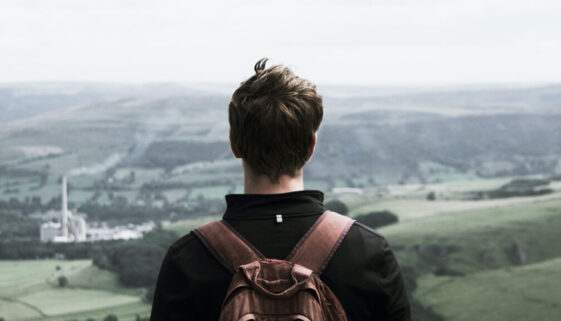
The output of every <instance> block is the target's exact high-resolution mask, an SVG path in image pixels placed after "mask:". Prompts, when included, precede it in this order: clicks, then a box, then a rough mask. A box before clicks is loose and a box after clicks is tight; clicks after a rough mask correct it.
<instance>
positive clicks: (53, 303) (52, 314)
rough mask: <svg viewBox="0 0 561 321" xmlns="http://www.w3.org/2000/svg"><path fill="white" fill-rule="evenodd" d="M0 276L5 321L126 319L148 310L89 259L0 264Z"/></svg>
mask: <svg viewBox="0 0 561 321" xmlns="http://www.w3.org/2000/svg"><path fill="white" fill-rule="evenodd" d="M0 275H1V276H0V315H2V317H3V318H4V319H5V320H35V319H41V320H66V319H69V318H77V319H87V318H90V317H94V318H95V317H96V316H97V317H98V318H103V317H105V316H106V315H107V314H110V313H113V314H116V315H117V316H118V317H119V319H120V320H127V319H130V320H132V319H134V318H135V317H136V314H139V315H141V316H146V315H147V314H149V310H150V305H148V304H145V303H143V302H142V301H141V298H140V297H139V295H137V294H136V293H135V291H133V290H131V289H127V288H124V287H122V286H121V285H119V282H118V280H117V277H116V275H114V274H113V273H111V272H108V271H103V270H99V269H98V268H96V267H95V266H93V265H92V263H91V261H89V260H77V261H65V260H33V261H0ZM62 276H64V277H66V278H67V279H68V285H66V286H64V287H61V286H60V285H59V284H58V278H59V277H62Z"/></svg>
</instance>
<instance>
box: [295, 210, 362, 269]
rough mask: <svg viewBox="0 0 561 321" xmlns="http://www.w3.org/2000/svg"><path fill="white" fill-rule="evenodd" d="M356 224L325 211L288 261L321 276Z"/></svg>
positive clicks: (346, 218)
mask: <svg viewBox="0 0 561 321" xmlns="http://www.w3.org/2000/svg"><path fill="white" fill-rule="evenodd" d="M354 222H355V220H353V219H351V218H349V217H347V216H343V215H341V214H338V213H335V212H331V211H325V212H324V213H323V214H322V215H321V216H320V217H319V219H318V220H317V221H316V222H315V223H314V225H313V226H312V227H311V228H310V230H309V231H308V232H307V233H306V234H305V235H304V237H302V239H301V240H300V241H299V242H298V244H296V246H295V247H294V249H293V250H292V252H291V253H290V254H289V255H288V257H287V258H286V259H287V260H288V261H291V262H292V263H296V264H299V265H302V266H305V267H307V268H309V269H311V270H312V271H315V272H316V273H317V274H318V275H321V272H323V270H324V269H325V267H326V266H327V263H328V262H329V260H330V259H331V257H332V256H333V254H335V251H336V250H337V248H338V247H339V245H340V244H341V242H342V241H343V238H344V237H345V235H346V234H347V232H348V231H349V229H350V228H351V226H352V225H353V223H354Z"/></svg>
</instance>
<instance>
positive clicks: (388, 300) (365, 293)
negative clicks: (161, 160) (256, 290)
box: [150, 191, 411, 321]
mask: <svg viewBox="0 0 561 321" xmlns="http://www.w3.org/2000/svg"><path fill="white" fill-rule="evenodd" d="M226 203H227V209H226V213H225V214H224V217H223V219H224V220H226V221H227V222H228V223H230V225H232V226H233V227H234V228H235V229H236V230H237V231H238V232H239V233H240V234H242V236H244V237H245V238H246V239H247V240H248V241H249V242H250V243H252V244H253V245H254V246H255V247H256V248H257V249H258V250H259V251H260V252H261V253H263V255H265V256H266V257H269V258H277V259H284V258H285V257H286V256H287V255H288V253H290V251H291V250H292V248H293V247H294V246H295V245H296V243H297V242H298V240H299V239H300V238H301V237H302V236H303V235H304V234H305V233H306V231H307V230H308V229H309V228H310V227H311V226H312V224H313V223H314V222H315V220H316V219H317V218H318V217H319V216H320V215H321V214H322V213H323V212H324V211H325V208H324V207H323V193H321V192H319V191H300V192H292V193H285V194H272V195H248V194H236V195H227V196H226ZM277 214H282V216H283V222H282V223H280V224H279V223H276V220H275V216H276V215H277ZM231 278H232V275H231V274H230V272H229V271H228V270H226V268H224V267H223V266H222V265H221V264H220V263H219V262H218V261H217V260H216V259H215V258H214V257H213V256H212V255H211V254H210V253H209V252H208V250H207V249H206V248H205V247H204V245H203V244H202V243H201V242H200V241H199V239H198V238H197V237H195V236H194V235H193V233H189V234H187V235H185V236H184V237H182V238H181V239H179V240H178V241H177V242H175V243H174V244H173V245H172V246H171V247H170V248H169V250H168V253H167V254H166V257H165V258H164V261H163V263H162V267H161V270H160V274H159V277H158V283H157V285H156V290H155V293H154V303H153V306H152V315H151V319H150V320H151V321H160V320H162V321H163V320H182V321H188V320H195V321H204V320H209V321H210V320H213V321H215V320H218V316H219V315H220V308H221V304H222V301H223V300H224V296H225V295H226V290H227V288H228V285H229V283H230V280H231ZM321 279H322V280H323V281H324V283H326V284H327V285H328V286H329V287H330V288H331V290H332V291H333V292H334V293H335V295H336V296H337V298H338V299H339V301H341V304H342V305H343V307H344V309H345V312H346V313H347V316H348V318H349V321H360V320H410V319H411V313H410V306H409V300H408V298H407V294H406V291H405V287H404V283H403V278H402V276H401V272H400V270H399V266H398V264H397V261H396V259H395V257H394V254H393V252H392V250H391V249H390V246H389V245H388V242H387V241H386V239H384V237H383V236H382V235H380V234H378V233H377V232H375V231H373V230H372V229H370V228H368V227H366V226H364V225H362V224H360V223H355V224H354V225H353V226H352V227H351V229H350V230H349V232H348V234H347V236H346V237H345V239H344V240H343V242H342V243H341V245H340V247H339V248H338V250H337V251H336V252H335V255H334V256H333V258H332V259H331V261H330V262H329V264H328V265H327V268H326V269H325V270H324V272H323V274H322V275H321Z"/></svg>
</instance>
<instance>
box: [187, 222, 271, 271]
mask: <svg viewBox="0 0 561 321" xmlns="http://www.w3.org/2000/svg"><path fill="white" fill-rule="evenodd" d="M193 233H194V234H195V235H196V236H197V237H198V238H199V239H200V240H201V242H202V243H203V244H204V245H205V246H206V247H207V248H208V250H209V251H210V252H211V253H212V254H213V255H214V257H216V259H217V260H218V261H220V263H222V265H224V266H225V267H226V268H227V269H228V270H230V271H232V272H233V271H235V270H236V268H237V267H238V266H240V265H244V264H247V263H250V262H253V261H257V260H259V259H262V258H264V257H263V254H261V253H260V252H259V250H257V249H256V248H255V247H254V246H253V245H251V243H249V242H248V241H247V240H246V239H245V238H244V237H243V236H242V235H241V234H239V233H238V231H236V230H235V229H234V228H233V227H232V226H230V225H229V224H228V223H226V222H225V221H223V220H221V221H214V222H210V223H208V224H205V225H202V226H199V227H197V228H196V229H194V230H193Z"/></svg>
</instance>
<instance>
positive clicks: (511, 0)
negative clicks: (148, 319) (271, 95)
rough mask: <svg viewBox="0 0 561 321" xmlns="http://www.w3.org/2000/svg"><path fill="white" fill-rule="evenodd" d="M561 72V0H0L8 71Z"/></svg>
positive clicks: (3, 67) (363, 79)
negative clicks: (265, 63) (264, 64)
mask: <svg viewBox="0 0 561 321" xmlns="http://www.w3.org/2000/svg"><path fill="white" fill-rule="evenodd" d="M261 57H269V58H271V62H272V63H284V64H286V65H288V66H290V67H292V68H293V69H294V70H295V72H297V73H298V74H299V75H302V76H303V77H305V78H308V79H310V80H312V81H313V82H315V83H318V84H348V85H350V84H354V85H435V84H437V85H448V84H473V83H502V82H507V83H544V82H561V62H560V60H561V59H560V57H561V1H559V0H527V1H518V0H469V1H463V0H458V1H455V0H410V1H398V0H379V1H358V0H355V1H349V0H346V1H344V0H341V1H326V0H323V1H302V0H296V1H285V0H283V1H192V2H190V1H185V0H183V1H168V0H163V1H162V0H158V1H144V0H130V1H129V0H125V1H120V0H95V1H93V0H79V1H78V0H37V1H31V0H13V1H8V0H0V82H21V81H111V82H161V81H174V82H210V83H214V82H217V83H238V82H239V81H241V80H243V79H244V78H246V77H247V76H249V75H250V74H251V73H252V66H253V64H254V63H255V61H257V60H258V59H259V58H261Z"/></svg>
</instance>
